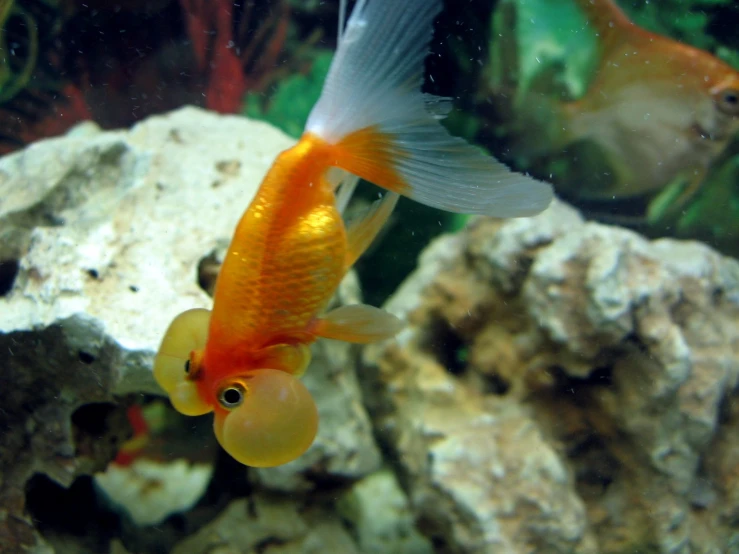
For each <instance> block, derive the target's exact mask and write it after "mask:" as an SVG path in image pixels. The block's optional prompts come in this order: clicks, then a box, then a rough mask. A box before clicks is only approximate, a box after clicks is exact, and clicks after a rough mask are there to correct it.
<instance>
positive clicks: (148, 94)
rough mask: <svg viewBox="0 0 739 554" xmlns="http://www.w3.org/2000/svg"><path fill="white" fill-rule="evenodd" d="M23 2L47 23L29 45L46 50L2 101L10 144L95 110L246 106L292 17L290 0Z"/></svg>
mask: <svg viewBox="0 0 739 554" xmlns="http://www.w3.org/2000/svg"><path fill="white" fill-rule="evenodd" d="M18 3H19V4H21V3H23V4H24V5H23V9H24V10H26V11H28V12H29V13H31V14H32V15H33V17H32V21H33V22H34V23H36V24H37V26H38V33H28V35H29V37H30V36H31V35H32V34H34V35H35V34H37V35H38V36H39V37H41V40H39V45H40V46H38V45H36V44H31V43H30V40H29V46H28V49H29V51H30V49H31V47H33V48H37V47H38V51H39V56H40V57H39V58H38V60H37V62H36V69H35V72H34V75H33V78H31V79H29V81H28V84H27V86H26V87H25V88H24V89H23V90H22V91H21V92H20V93H19V94H17V95H15V97H13V98H11V99H7V100H6V101H5V102H3V103H2V104H0V153H6V152H9V151H12V150H14V149H15V148H17V147H19V146H22V145H24V144H27V143H29V142H32V141H34V140H37V139H39V138H43V137H48V136H54V135H57V134H59V133H62V132H64V131H65V130H66V129H68V128H69V127H71V126H72V125H73V124H75V123H77V122H79V121H81V120H86V119H91V120H94V121H96V122H97V123H98V124H100V125H101V126H102V127H106V128H110V127H121V126H128V125H131V124H132V123H134V122H136V121H138V120H140V119H142V118H144V117H146V116H148V115H151V114H153V113H160V112H164V111H167V110H171V109H174V108H177V107H179V106H182V105H185V104H194V105H200V106H203V107H205V108H208V109H211V110H214V111H217V112H220V113H235V112H238V111H239V110H240V108H241V104H242V100H243V98H244V95H245V93H246V92H247V91H249V90H255V89H259V88H261V87H263V86H265V85H266V84H268V83H270V82H271V81H272V78H273V76H274V75H275V74H276V70H277V67H278V62H279V61H280V60H279V58H280V56H281V54H282V51H283V47H284V44H285V39H286V36H287V29H288V24H289V21H290V19H289V18H290V12H289V8H288V5H287V0H270V1H266V0H252V1H248V0H247V1H244V2H240V1H234V0H177V1H174V0H157V1H143V0H127V1H126V2H116V3H109V2H103V1H101V0H89V1H85V2H81V1H79V0H67V1H66V2H62V3H60V4H59V6H58V11H56V12H52V13H50V12H49V9H48V7H45V8H44V9H45V11H44V12H43V14H40V12H38V10H36V11H34V10H35V8H37V7H39V6H46V4H45V3H43V2H40V1H39V0H25V2H21V0H18ZM26 4H27V5H26ZM37 5H38V6H37ZM29 6H30V8H34V9H33V10H32V9H30V8H29ZM42 16H43V19H42ZM51 30H53V33H52V32H51ZM42 47H43V48H42ZM34 52H35V50H34ZM50 67H51V68H53V74H54V75H53V76H54V78H53V79H47V78H44V77H45V75H42V73H43V72H45V73H48V72H49V68H50Z"/></svg>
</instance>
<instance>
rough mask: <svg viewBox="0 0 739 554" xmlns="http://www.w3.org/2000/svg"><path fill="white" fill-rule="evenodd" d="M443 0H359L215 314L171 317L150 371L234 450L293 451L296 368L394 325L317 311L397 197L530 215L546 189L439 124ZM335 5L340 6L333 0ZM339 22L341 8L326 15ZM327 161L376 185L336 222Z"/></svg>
mask: <svg viewBox="0 0 739 554" xmlns="http://www.w3.org/2000/svg"><path fill="white" fill-rule="evenodd" d="M441 4H442V2H441V0H404V1H402V2H401V1H398V0H359V1H358V2H357V4H356V6H355V8H354V10H353V12H352V15H351V17H350V18H349V21H348V22H347V25H346V28H345V29H344V31H343V33H342V32H341V30H342V29H343V27H344V26H343V24H342V23H341V22H340V25H339V29H340V33H339V42H338V48H337V51H336V54H335V57H334V60H333V63H332V65H331V68H330V70H329V73H328V76H327V78H326V82H325V84H324V88H323V91H322V94H321V97H320V98H319V100H318V102H317V103H316V105H315V106H314V108H313V110H312V112H311V114H310V117H309V119H308V122H307V124H306V128H305V132H304V134H303V136H302V137H301V138H300V140H299V141H298V143H297V144H296V145H295V146H294V147H292V148H290V149H288V150H286V151H284V152H282V153H281V154H280V155H279V156H278V157H277V159H276V160H275V162H274V165H273V166H272V168H271V169H270V170H269V172H268V173H267V175H266V176H265V177H264V180H263V181H262V183H261V185H260V188H259V190H258V191H257V194H256V196H255V198H254V199H253V200H252V202H251V204H250V205H249V207H248V208H247V210H246V212H245V213H244V215H243V216H242V218H241V220H240V221H239V223H238V225H237V227H236V231H235V233H234V236H233V239H232V241H231V244H230V247H229V249H228V251H227V254H226V256H225V258H224V261H223V265H222V267H221V270H220V273H219V276H218V279H217V282H216V287H215V293H214V301H213V310H212V312H211V311H208V310H202V309H196V310H190V311H187V312H184V313H182V314H180V315H179V316H177V317H176V318H175V319H174V321H173V322H172V324H171V325H170V327H169V329H168V330H167V332H166V334H165V336H164V339H163V341H162V344H161V347H160V349H159V352H158V353H157V355H156V357H155V360H154V375H155V377H156V379H157V381H158V383H159V384H160V385H161V387H162V388H163V389H164V390H165V391H166V392H167V393H168V394H169V397H170V399H171V401H172V404H173V405H174V407H175V408H176V409H177V410H178V411H180V412H181V413H183V414H186V415H200V414H205V413H208V412H211V411H212V412H214V416H215V417H214V430H215V435H216V437H217V439H218V441H219V443H220V444H221V445H222V446H223V448H224V449H225V450H226V451H227V452H228V453H229V454H230V455H231V456H233V457H234V458H235V459H236V460H238V461H240V462H241V463H243V464H246V465H250V466H260V467H269V466H275V465H279V464H283V463H286V462H289V461H290V460H293V459H295V458H297V457H298V456H300V455H301V454H302V453H303V452H304V451H305V450H306V449H307V448H308V447H309V446H310V445H311V444H312V442H313V439H314V437H315V435H316V431H317V425H318V414H317V410H316V406H315V403H314V402H313V399H312V397H311V395H310V393H309V392H308V390H307V389H306V387H305V385H303V384H302V382H301V381H300V380H298V379H297V378H296V377H298V376H300V375H301V374H302V373H303V371H304V370H305V368H306V367H307V365H308V362H309V361H310V344H311V343H313V342H314V341H315V340H316V339H317V338H319V337H326V338H331V339H338V340H343V341H348V342H354V343H368V342H371V341H376V340H380V339H385V338H388V337H392V336H393V335H394V334H395V333H396V332H397V331H398V330H399V329H400V327H401V323H400V321H399V320H397V319H396V318H395V317H394V316H392V315H390V314H387V313H385V312H383V311H382V310H380V309H378V308H373V307H370V306H365V305H352V306H343V307H340V308H337V309H335V310H333V311H330V312H328V313H323V312H324V310H325V308H326V306H327V304H328V302H329V300H330V298H331V297H332V295H333V294H334V292H335V290H336V288H337V287H338V285H339V283H340V281H341V280H342V278H343V276H344V274H345V273H346V271H347V270H348V269H349V267H351V265H352V264H353V263H354V261H355V260H356V259H357V258H358V257H359V256H360V255H361V254H362V252H363V251H364V250H365V249H366V248H367V246H368V245H369V244H370V242H371V241H372V240H373V238H374V237H375V236H376V235H377V233H378V231H379V230H380V228H381V227H382V225H383V224H384V222H385V221H386V220H387V218H388V217H389V215H390V213H391V211H392V209H393V207H394V205H395V202H396V201H397V198H398V195H399V194H402V195H405V196H407V197H409V198H413V199H415V200H417V201H419V202H422V203H424V204H427V205H429V206H434V207H437V208H441V209H445V210H450V211H453V212H462V213H477V214H489V215H493V216H498V217H516V216H525V215H532V214H535V213H538V212H540V211H541V210H543V209H544V208H546V206H547V205H548V204H549V202H550V200H551V198H552V191H551V187H550V186H549V185H547V184H544V183H540V182H538V181H535V180H533V179H530V178H528V177H525V176H523V175H520V174H516V173H513V172H511V171H509V170H508V169H507V168H506V167H505V166H503V165H502V164H500V163H498V162H497V161H496V160H494V159H493V158H491V157H489V156H486V155H485V154H483V153H482V152H480V151H478V150H477V149H475V148H474V147H472V146H470V145H469V144H467V143H466V142H465V141H463V140H462V139H459V138H455V137H453V136H451V135H449V134H448V132H447V131H446V130H445V128H444V127H443V126H442V125H441V123H440V122H439V119H440V116H441V115H443V112H445V111H448V110H447V106H446V105H447V104H448V103H447V102H446V101H445V99H440V98H436V97H432V96H430V95H427V94H423V93H422V92H421V91H420V87H421V84H422V81H423V62H424V59H425V57H426V54H427V51H428V50H427V49H428V43H429V41H430V39H431V35H432V30H433V20H434V18H435V16H436V15H437V14H438V13H439V11H440V10H441ZM340 13H342V14H343V13H345V2H343V1H342V9H341V12H340ZM340 19H343V17H340ZM335 168H339V169H340V170H341V171H343V172H346V174H353V175H355V176H359V177H361V178H364V179H366V180H368V181H371V182H373V183H375V184H377V185H379V186H380V187H383V188H385V189H386V190H387V191H389V192H388V193H387V194H386V195H385V197H384V198H383V199H382V200H381V201H380V202H379V203H378V204H377V205H375V207H374V208H373V209H372V210H370V211H369V212H368V213H367V215H365V216H364V217H362V218H360V219H359V220H358V221H356V222H354V223H353V224H351V225H350V226H349V228H348V229H347V228H346V227H345V225H344V222H343V220H342V216H341V213H340V210H339V207H338V205H337V196H336V194H335V192H336V189H337V186H338V185H337V181H336V179H335V178H334V174H335V171H336V170H335Z"/></svg>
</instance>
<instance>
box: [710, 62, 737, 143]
mask: <svg viewBox="0 0 739 554" xmlns="http://www.w3.org/2000/svg"><path fill="white" fill-rule="evenodd" d="M709 93H710V95H711V100H712V102H713V106H712V107H713V117H712V118H711V121H710V123H709V126H708V127H706V131H708V132H709V134H710V135H711V136H712V137H716V138H720V139H723V138H726V139H728V138H731V136H732V135H733V134H734V133H736V132H737V131H739V74H737V73H736V72H732V73H730V74H729V75H728V76H727V77H726V78H724V79H723V80H721V81H720V82H719V83H718V84H716V85H714V86H712V87H711V88H710V90H709Z"/></svg>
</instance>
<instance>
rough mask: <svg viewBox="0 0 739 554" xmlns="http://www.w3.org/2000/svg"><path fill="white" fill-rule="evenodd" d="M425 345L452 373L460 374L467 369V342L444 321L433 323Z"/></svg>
mask: <svg viewBox="0 0 739 554" xmlns="http://www.w3.org/2000/svg"><path fill="white" fill-rule="evenodd" d="M426 346H427V348H428V349H429V350H430V351H431V352H432V353H433V354H434V356H435V357H436V358H437V359H438V360H439V363H440V364H441V365H443V366H444V367H445V368H446V370H447V371H448V372H449V373H451V374H452V375H462V374H463V373H464V372H465V370H466V369H467V358H468V356H469V350H468V347H467V344H466V343H465V342H464V340H463V339H462V337H460V336H459V335H458V334H457V333H455V332H454V330H453V329H452V328H451V327H450V326H449V324H448V323H447V322H446V321H443V320H439V321H437V322H435V323H434V324H433V327H432V330H431V333H430V339H429V341H428V344H427V345H426Z"/></svg>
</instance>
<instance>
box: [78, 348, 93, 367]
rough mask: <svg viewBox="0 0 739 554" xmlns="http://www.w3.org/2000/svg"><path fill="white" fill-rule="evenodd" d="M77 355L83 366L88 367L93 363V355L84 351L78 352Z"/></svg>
mask: <svg viewBox="0 0 739 554" xmlns="http://www.w3.org/2000/svg"><path fill="white" fill-rule="evenodd" d="M77 355H78V356H79V358H80V361H81V362H82V363H83V364H87V365H89V364H91V363H92V362H94V361H95V356H93V355H92V354H90V353H89V352H85V351H84V350H80V351H79V353H78V354H77Z"/></svg>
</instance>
